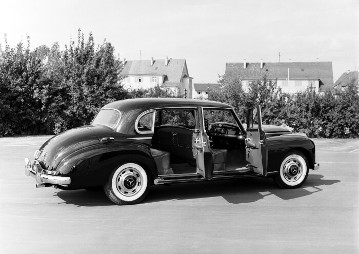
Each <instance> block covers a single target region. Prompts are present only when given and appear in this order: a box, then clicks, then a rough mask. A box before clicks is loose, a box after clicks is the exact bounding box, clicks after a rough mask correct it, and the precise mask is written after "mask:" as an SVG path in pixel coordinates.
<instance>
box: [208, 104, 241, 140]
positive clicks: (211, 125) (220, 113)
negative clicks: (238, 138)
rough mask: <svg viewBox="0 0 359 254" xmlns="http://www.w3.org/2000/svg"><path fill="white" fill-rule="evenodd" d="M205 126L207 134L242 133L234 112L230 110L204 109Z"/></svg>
mask: <svg viewBox="0 0 359 254" xmlns="http://www.w3.org/2000/svg"><path fill="white" fill-rule="evenodd" d="M203 118H204V125H205V129H206V131H207V133H220V134H231V135H238V134H239V133H240V127H239V123H238V122H237V120H236V118H235V116H234V114H233V112H232V110H229V109H203Z"/></svg>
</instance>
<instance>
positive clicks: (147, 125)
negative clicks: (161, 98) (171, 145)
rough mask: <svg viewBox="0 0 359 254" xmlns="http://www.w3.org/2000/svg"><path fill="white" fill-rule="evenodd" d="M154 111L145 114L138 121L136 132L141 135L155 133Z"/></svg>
mask: <svg viewBox="0 0 359 254" xmlns="http://www.w3.org/2000/svg"><path fill="white" fill-rule="evenodd" d="M154 113H155V112H154V111H153V110H149V111H146V112H143V113H142V114H140V115H139V117H138V119H137V121H136V127H135V128H136V132H137V133H139V134H149V133H153V114H154Z"/></svg>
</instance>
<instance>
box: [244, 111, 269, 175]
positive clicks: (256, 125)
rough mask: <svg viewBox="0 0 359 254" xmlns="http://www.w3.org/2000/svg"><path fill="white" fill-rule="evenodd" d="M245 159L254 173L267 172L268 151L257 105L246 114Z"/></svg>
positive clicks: (261, 173)
mask: <svg viewBox="0 0 359 254" xmlns="http://www.w3.org/2000/svg"><path fill="white" fill-rule="evenodd" d="M246 160H247V162H248V163H249V165H248V166H249V167H251V168H252V169H253V171H254V172H255V173H257V174H260V175H266V174H267V161H268V152H267V147H266V140H265V134H264V131H263V129H262V115H261V109H260V107H259V105H258V106H257V107H256V108H255V109H253V110H249V111H248V114H247V138H246Z"/></svg>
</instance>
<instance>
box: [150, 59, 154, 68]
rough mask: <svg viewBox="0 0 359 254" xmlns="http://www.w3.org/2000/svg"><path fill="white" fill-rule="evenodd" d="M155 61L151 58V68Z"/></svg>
mask: <svg viewBox="0 0 359 254" xmlns="http://www.w3.org/2000/svg"><path fill="white" fill-rule="evenodd" d="M153 63H154V61H153V57H151V66H152V65H153Z"/></svg>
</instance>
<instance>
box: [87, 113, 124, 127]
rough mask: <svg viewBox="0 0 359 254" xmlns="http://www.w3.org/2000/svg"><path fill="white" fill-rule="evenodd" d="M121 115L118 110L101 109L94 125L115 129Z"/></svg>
mask: <svg viewBox="0 0 359 254" xmlns="http://www.w3.org/2000/svg"><path fill="white" fill-rule="evenodd" d="M120 118H121V113H120V111H118V110H116V109H101V111H100V112H99V113H98V114H97V116H96V117H95V119H94V120H93V122H92V124H100V125H105V126H108V127H110V128H112V129H115V128H116V126H117V123H118V122H119V121H120Z"/></svg>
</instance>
